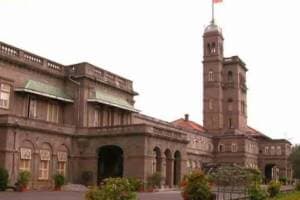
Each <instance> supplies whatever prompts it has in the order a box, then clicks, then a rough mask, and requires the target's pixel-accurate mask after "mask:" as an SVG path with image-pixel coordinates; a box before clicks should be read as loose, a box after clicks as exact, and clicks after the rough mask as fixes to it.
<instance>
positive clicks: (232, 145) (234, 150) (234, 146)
mask: <svg viewBox="0 0 300 200" xmlns="http://www.w3.org/2000/svg"><path fill="white" fill-rule="evenodd" d="M231 152H237V145H236V144H235V143H233V144H231Z"/></svg>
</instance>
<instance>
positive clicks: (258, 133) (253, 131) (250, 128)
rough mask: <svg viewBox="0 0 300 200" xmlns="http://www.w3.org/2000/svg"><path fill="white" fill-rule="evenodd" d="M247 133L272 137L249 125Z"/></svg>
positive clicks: (254, 135)
mask: <svg viewBox="0 0 300 200" xmlns="http://www.w3.org/2000/svg"><path fill="white" fill-rule="evenodd" d="M247 133H248V134H250V135H251V136H253V137H263V138H268V139H270V137H268V136H266V135H265V134H263V133H262V132H260V131H258V130H256V129H254V128H252V127H250V126H248V127H247Z"/></svg>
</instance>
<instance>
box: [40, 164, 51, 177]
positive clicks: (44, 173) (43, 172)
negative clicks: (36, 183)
mask: <svg viewBox="0 0 300 200" xmlns="http://www.w3.org/2000/svg"><path fill="white" fill-rule="evenodd" d="M49 163H50V162H49V160H41V161H40V167H39V180H48V178H49Z"/></svg>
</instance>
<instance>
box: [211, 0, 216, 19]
mask: <svg viewBox="0 0 300 200" xmlns="http://www.w3.org/2000/svg"><path fill="white" fill-rule="evenodd" d="M211 11H212V13H211V24H215V4H214V0H211Z"/></svg>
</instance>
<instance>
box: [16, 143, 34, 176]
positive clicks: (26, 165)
mask: <svg viewBox="0 0 300 200" xmlns="http://www.w3.org/2000/svg"><path fill="white" fill-rule="evenodd" d="M19 152H20V153H19V156H18V171H29V172H32V171H33V170H34V168H33V167H34V152H35V145H34V143H33V142H32V141H31V140H29V139H25V140H23V141H22V142H21V144H20V146H19Z"/></svg>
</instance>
